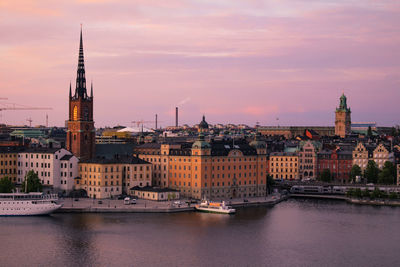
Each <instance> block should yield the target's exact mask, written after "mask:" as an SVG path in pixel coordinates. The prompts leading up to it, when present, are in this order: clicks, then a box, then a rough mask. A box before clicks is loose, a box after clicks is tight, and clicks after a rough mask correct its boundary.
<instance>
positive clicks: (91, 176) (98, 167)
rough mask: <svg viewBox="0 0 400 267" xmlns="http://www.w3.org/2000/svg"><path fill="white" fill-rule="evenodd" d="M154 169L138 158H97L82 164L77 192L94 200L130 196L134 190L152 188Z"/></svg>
mask: <svg viewBox="0 0 400 267" xmlns="http://www.w3.org/2000/svg"><path fill="white" fill-rule="evenodd" d="M151 177H152V166H151V164H150V163H149V162H146V161H144V160H141V159H139V158H137V157H132V156H125V157H116V158H114V159H105V158H95V159H89V160H85V161H81V162H79V177H77V178H76V179H75V189H77V190H79V189H83V190H85V191H86V192H87V195H88V196H89V197H90V198H109V197H112V196H117V195H120V194H127V193H129V189H130V188H131V187H135V186H139V187H144V186H150V185H151Z"/></svg>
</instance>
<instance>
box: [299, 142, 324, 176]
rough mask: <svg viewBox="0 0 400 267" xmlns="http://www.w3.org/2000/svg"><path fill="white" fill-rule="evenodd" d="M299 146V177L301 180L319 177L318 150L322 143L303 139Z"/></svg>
mask: <svg viewBox="0 0 400 267" xmlns="http://www.w3.org/2000/svg"><path fill="white" fill-rule="evenodd" d="M299 147H300V150H299V152H298V154H299V178H300V180H305V179H307V180H308V179H312V180H315V179H316V178H317V152H318V151H319V150H320V149H321V147H322V145H321V143H319V142H316V141H301V142H300V144H299Z"/></svg>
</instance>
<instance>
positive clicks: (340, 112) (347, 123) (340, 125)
mask: <svg viewBox="0 0 400 267" xmlns="http://www.w3.org/2000/svg"><path fill="white" fill-rule="evenodd" d="M350 133H351V111H350V108H348V107H347V98H346V96H345V95H344V93H343V94H342V96H341V97H340V105H339V107H338V108H336V112H335V135H337V136H340V137H342V138H343V137H346V135H348V134H350Z"/></svg>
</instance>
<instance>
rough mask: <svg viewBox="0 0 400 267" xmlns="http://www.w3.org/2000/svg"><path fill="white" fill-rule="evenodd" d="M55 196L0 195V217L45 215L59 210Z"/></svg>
mask: <svg viewBox="0 0 400 267" xmlns="http://www.w3.org/2000/svg"><path fill="white" fill-rule="evenodd" d="M57 200H58V196H57V195H56V194H48V195H45V194H43V193H28V194H27V193H2V194H0V216H28V215H46V214H50V213H52V212H54V211H55V210H57V209H59V208H60V207H61V206H62V205H59V204H57Z"/></svg>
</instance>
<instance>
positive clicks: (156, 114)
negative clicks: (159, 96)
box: [156, 114, 157, 130]
mask: <svg viewBox="0 0 400 267" xmlns="http://www.w3.org/2000/svg"><path fill="white" fill-rule="evenodd" d="M156 130H157V114H156Z"/></svg>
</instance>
